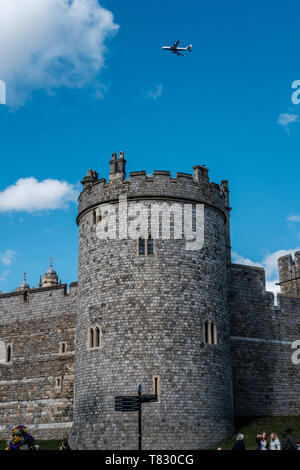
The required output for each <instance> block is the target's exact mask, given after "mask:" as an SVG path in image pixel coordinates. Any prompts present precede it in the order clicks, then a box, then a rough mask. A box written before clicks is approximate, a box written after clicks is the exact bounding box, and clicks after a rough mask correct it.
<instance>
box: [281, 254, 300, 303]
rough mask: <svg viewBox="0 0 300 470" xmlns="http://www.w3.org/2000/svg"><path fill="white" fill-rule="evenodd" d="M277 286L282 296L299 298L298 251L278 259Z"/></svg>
mask: <svg viewBox="0 0 300 470" xmlns="http://www.w3.org/2000/svg"><path fill="white" fill-rule="evenodd" d="M278 271H279V283H278V284H279V285H280V290H281V293H282V294H290V295H293V296H295V297H300V251H297V252H296V253H295V259H293V258H292V256H291V255H285V256H281V258H279V259H278Z"/></svg>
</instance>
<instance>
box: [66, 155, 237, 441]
mask: <svg viewBox="0 0 300 470" xmlns="http://www.w3.org/2000/svg"><path fill="white" fill-rule="evenodd" d="M125 165H126V161H125V159H124V154H123V152H121V153H120V156H119V158H118V157H117V156H116V154H113V156H112V159H111V161H110V177H109V181H108V182H106V180H105V179H98V174H97V173H96V172H94V171H91V170H89V171H88V175H87V176H86V177H85V178H84V179H83V181H82V184H83V192H82V193H81V194H80V196H79V214H78V218H77V222H78V225H79V278H78V289H79V292H78V299H79V300H78V316H77V330H76V368H75V406H74V424H73V429H72V434H71V437H70V441H71V445H72V446H73V447H74V448H75V449H76V448H77V449H115V450H117V449H137V448H138V436H137V432H138V427H137V419H138V418H137V413H136V412H131V413H120V412H116V411H115V408H114V399H115V396H116V395H136V394H137V386H138V384H141V385H142V386H143V393H145V394H157V395H158V398H159V401H158V403H149V404H144V405H142V416H143V418H142V420H143V449H151V450H154V449H201V448H204V447H208V446H211V445H214V444H216V443H217V442H220V441H222V440H224V439H226V438H229V437H231V435H232V433H233V411H232V369H231V355H230V336H229V321H228V309H227V279H226V278H227V275H226V274H227V262H228V261H229V257H230V240H229V211H230V208H229V197H228V185H227V181H223V182H222V185H221V188H220V187H219V185H217V184H215V183H210V182H209V178H208V170H207V169H206V168H205V166H195V167H194V175H189V174H185V173H177V174H176V178H172V177H171V175H170V172H166V171H154V174H153V175H151V176H150V175H147V174H146V172H145V171H139V172H134V173H131V174H130V177H129V178H128V179H126V174H125ZM120 196H121V198H120ZM157 205H159V206H160V207H161V208H163V209H164V211H165V212H164V213H163V214H162V215H159V217H158V218H157V219H156V220H158V221H159V223H158V228H159V231H158V232H157V231H155V230H153V226H154V225H152V219H151V214H152V209H153V207H156V208H157ZM145 208H146V209H145ZM137 209H138V211H139V212H138V214H139V216H140V219H139V220H140V228H141V232H140V234H139V233H138V231H136V232H135V231H134V229H133V227H134V223H136V220H137V218H139V216H136V218H135V222H133V221H134V217H133V214H134V211H136V210H137ZM198 209H199V211H198ZM168 211H169V215H170V214H171V215H170V218H169V226H170V237H169V239H168V238H167V236H166V233H167V231H168V230H167V229H168V218H167V217H166V214H168ZM136 214H137V212H136ZM141 214H144V218H143V219H142V217H141ZM145 214H147V215H146V216H145ZM153 214H154V211H153ZM180 214H181V215H182V222H181V221H180V218H179V219H178V217H179V215H180ZM185 214H190V215H191V218H190V219H189V218H188V217H187V218H184V215H185ZM127 217H128V219H127ZM150 219H151V220H150ZM114 220H115V222H114ZM145 220H146V222H145ZM188 220H189V221H190V222H191V227H190V229H191V230H193V231H195V232H197V230H198V231H199V233H201V234H200V236H199V240H200V243H199V244H198V245H189V244H188V240H187V238H189V241H190V237H188V235H187V234H188V232H187V231H185V227H184V225H186V224H187V221H188ZM147 222H149V223H148V224H147ZM156 228H157V226H156ZM180 232H183V236H182V237H180ZM135 233H136V236H135V235H134V234H135ZM162 234H164V236H163V235H162ZM203 235H204V238H203ZM191 247H192V248H191Z"/></svg>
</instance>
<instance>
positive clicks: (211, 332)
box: [210, 321, 215, 344]
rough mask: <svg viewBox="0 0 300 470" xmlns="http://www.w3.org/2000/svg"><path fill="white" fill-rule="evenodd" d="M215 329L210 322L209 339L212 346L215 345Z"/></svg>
mask: <svg viewBox="0 0 300 470" xmlns="http://www.w3.org/2000/svg"><path fill="white" fill-rule="evenodd" d="M214 331H215V328H214V322H213V321H212V322H211V324H210V337H211V341H210V342H211V343H212V344H215V340H214V336H215V333H214Z"/></svg>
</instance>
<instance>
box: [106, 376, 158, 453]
mask: <svg viewBox="0 0 300 470" xmlns="http://www.w3.org/2000/svg"><path fill="white" fill-rule="evenodd" d="M157 401H158V397H157V395H142V386H141V385H139V386H138V395H137V396H136V395H127V396H126V395H125V396H124V395H123V396H122V395H121V396H116V397H115V411H123V412H125V413H128V412H132V411H138V413H139V415H138V436H139V450H142V406H141V405H142V403H154V402H157Z"/></svg>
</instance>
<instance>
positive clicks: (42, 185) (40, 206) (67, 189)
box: [0, 178, 78, 212]
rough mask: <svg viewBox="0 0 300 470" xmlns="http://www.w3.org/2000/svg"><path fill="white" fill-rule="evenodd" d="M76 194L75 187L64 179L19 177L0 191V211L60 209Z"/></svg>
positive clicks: (75, 197) (74, 199) (75, 198)
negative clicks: (41, 179) (39, 179)
mask: <svg viewBox="0 0 300 470" xmlns="http://www.w3.org/2000/svg"><path fill="white" fill-rule="evenodd" d="M77 196H78V191H77V190H76V187H75V186H74V185H72V184H70V183H67V182H66V181H58V180H52V179H47V180H43V181H38V180H37V179H36V178H21V179H19V180H18V181H17V182H16V183H15V184H13V185H11V186H9V187H7V188H6V189H5V190H4V191H1V192H0V212H8V211H23V212H35V211H41V210H47V209H48V210H53V209H60V208H63V207H65V206H66V205H67V203H68V202H69V201H74V202H75V201H76V200H77Z"/></svg>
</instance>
